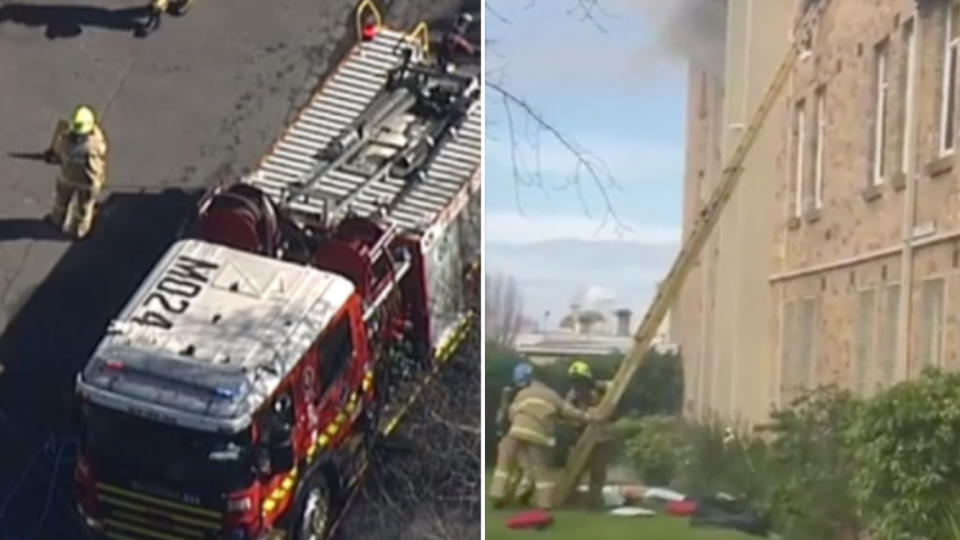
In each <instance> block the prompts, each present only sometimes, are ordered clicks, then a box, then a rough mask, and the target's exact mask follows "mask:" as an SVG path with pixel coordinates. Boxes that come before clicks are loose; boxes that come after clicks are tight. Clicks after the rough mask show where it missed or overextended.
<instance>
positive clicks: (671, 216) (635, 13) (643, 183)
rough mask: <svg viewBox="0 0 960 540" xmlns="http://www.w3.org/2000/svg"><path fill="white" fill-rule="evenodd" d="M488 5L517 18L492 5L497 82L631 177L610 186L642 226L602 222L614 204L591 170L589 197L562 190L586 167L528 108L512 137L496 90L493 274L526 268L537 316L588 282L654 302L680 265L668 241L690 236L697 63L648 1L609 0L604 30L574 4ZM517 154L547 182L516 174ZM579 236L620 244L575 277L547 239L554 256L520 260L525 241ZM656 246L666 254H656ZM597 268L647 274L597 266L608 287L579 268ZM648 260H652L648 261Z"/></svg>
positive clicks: (492, 105)
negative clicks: (692, 69)
mask: <svg viewBox="0 0 960 540" xmlns="http://www.w3.org/2000/svg"><path fill="white" fill-rule="evenodd" d="M487 4H488V6H490V7H491V8H492V9H494V10H496V13H497V14H499V15H502V16H503V17H504V18H506V19H507V20H508V21H509V24H508V23H506V22H504V21H501V20H500V19H499V18H498V16H497V15H495V14H494V13H492V12H491V11H490V9H488V10H487V13H486V24H487V40H488V43H489V46H488V49H487V52H486V55H487V56H486V61H487V73H488V75H487V76H488V79H489V80H490V81H491V82H495V83H497V84H501V85H503V86H504V87H506V88H507V89H508V90H509V91H511V92H512V93H514V94H516V95H518V96H521V97H523V98H524V99H525V100H527V102H529V103H530V105H532V106H533V107H534V108H535V109H536V111H537V112H538V113H539V114H541V115H542V116H543V117H544V118H545V119H547V120H548V121H549V122H550V123H551V124H552V125H553V126H555V127H556V128H557V129H558V130H560V132H562V134H563V135H565V136H568V137H569V138H570V139H572V140H573V141H575V142H576V144H578V145H580V146H581V147H584V148H585V149H587V150H588V151H589V152H590V153H591V154H592V155H594V156H595V157H596V158H599V159H600V160H602V161H603V162H605V163H606V165H607V166H608V168H609V172H610V175H611V176H612V177H613V178H614V179H615V180H616V182H617V184H618V185H619V188H613V187H607V194H608V196H609V197H610V199H611V201H612V205H613V207H614V211H615V213H616V216H617V219H618V220H619V221H620V222H622V223H623V224H624V225H626V226H627V227H629V229H630V230H629V231H625V232H624V231H621V234H618V233H617V231H616V230H615V229H614V227H613V226H612V225H607V226H604V227H603V228H601V229H600V230H598V227H600V226H601V225H602V223H603V222H602V221H601V218H602V216H603V214H604V204H603V202H602V197H601V196H600V193H601V192H600V191H599V190H598V189H597V188H596V186H595V185H594V184H593V183H592V182H591V181H589V180H582V181H581V184H582V187H583V189H582V198H581V195H579V194H578V191H577V190H576V189H573V188H571V187H567V188H565V189H559V188H560V187H561V186H564V185H568V184H567V183H568V182H569V178H570V177H571V175H572V173H573V172H574V171H575V166H576V160H575V158H574V157H573V155H572V154H571V153H570V152H569V151H567V150H565V149H564V148H563V147H562V146H561V145H560V144H558V143H557V142H556V141H555V140H553V139H552V138H551V137H550V136H549V135H547V134H545V133H542V131H541V132H540V136H539V139H534V138H533V136H532V135H529V134H533V133H537V131H536V130H532V129H525V126H526V125H532V124H531V122H530V121H529V119H528V118H526V117H525V115H524V114H523V113H522V112H521V111H520V110H519V109H517V108H512V109H511V111H512V118H513V123H514V130H513V133H514V138H515V139H518V140H520V141H521V142H519V143H517V144H512V143H511V141H510V130H509V129H508V117H507V113H506V109H505V107H504V105H503V104H502V102H501V101H500V96H499V95H498V94H497V93H496V92H495V91H492V90H488V92H487V106H486V115H487V127H486V129H487V131H486V135H487V138H486V140H487V144H486V150H485V152H486V161H485V192H486V193H485V196H486V242H487V246H488V250H487V262H486V264H487V268H488V271H494V272H496V271H503V272H507V273H511V274H513V275H517V274H521V275H518V276H517V278H518V280H519V281H520V286H521V291H522V292H523V293H524V297H525V300H526V304H527V308H526V309H525V311H527V312H528V314H529V315H531V316H532V317H533V318H539V315H538V314H539V313H542V311H543V310H545V309H551V310H557V309H563V307H564V306H565V304H567V303H569V301H571V299H572V297H573V296H574V295H576V291H577V290H581V289H583V288H584V287H589V286H602V287H605V288H608V289H611V290H612V291H614V292H615V293H616V295H617V297H618V298H619V299H621V301H622V302H624V303H628V304H634V303H643V301H644V299H645V298H646V297H647V296H648V295H649V292H650V291H651V290H652V287H653V283H654V281H655V279H656V278H655V277H654V276H658V275H660V274H661V273H662V272H663V271H665V269H666V264H668V263H669V257H664V256H663V254H662V252H663V249H662V246H664V245H675V244H676V241H677V239H678V238H679V230H680V216H681V197H682V186H683V182H682V178H683V153H684V136H685V133H684V128H685V103H686V85H685V74H686V67H685V65H684V64H683V63H682V62H680V61H679V60H678V59H676V58H672V57H670V56H669V55H667V54H666V53H665V52H662V51H660V49H659V48H657V47H656V44H655V37H656V28H655V27H654V26H655V25H656V24H657V23H656V22H655V18H656V16H655V15H651V12H650V11H648V10H646V9H643V8H642V7H638V6H642V5H644V4H646V2H642V1H637V0H632V1H631V0H604V3H603V5H604V8H605V9H606V11H607V12H608V13H609V16H608V15H603V14H598V15H597V19H598V24H599V25H601V26H602V27H603V29H604V30H605V31H602V30H600V29H598V28H597V26H596V25H595V24H593V23H591V22H589V21H583V20H581V18H580V17H579V16H578V15H577V13H576V12H573V13H568V9H569V8H570V6H573V5H575V2H574V1H573V0H564V1H557V0H549V1H547V0H540V1H538V2H527V1H516V0H487ZM654 11H655V10H654ZM534 141H539V142H538V143H537V142H534ZM537 144H539V146H537ZM537 148H539V151H537V150H536V149H537ZM512 151H515V152H518V153H519V154H518V155H519V160H518V161H519V163H520V168H521V172H522V174H524V175H526V176H533V175H535V174H536V173H537V172H539V178H540V180H539V182H540V183H541V186H523V185H519V184H518V182H517V181H516V178H515V175H514V173H513V166H512V164H513V158H512V154H511V152H512ZM538 160H539V161H538ZM538 164H539V165H538ZM584 206H586V208H585V207H584ZM574 240H577V241H581V242H582V241H616V242H620V243H622V249H620V250H617V249H604V250H603V251H604V253H607V256H606V257H605V259H604V260H602V261H596V260H594V261H584V267H583V268H579V269H578V268H564V270H565V271H567V273H568V274H569V272H574V273H573V274H569V275H567V276H566V277H563V276H557V275H556V274H557V269H556V268H555V266H554V267H552V266H551V259H552V258H553V257H552V256H551V255H550V251H549V249H538V250H531V251H530V253H534V252H537V253H541V252H542V253H543V255H542V257H541V259H540V260H530V258H531V257H526V259H527V260H525V261H524V263H523V266H524V267H523V268H517V261H516V260H515V257H516V254H517V251H516V249H515V248H516V247H517V246H523V245H531V246H533V245H534V244H539V243H543V242H548V243H549V244H550V246H551V249H554V250H562V249H564V248H563V241H574ZM506 246H509V247H510V248H511V249H506V248H505V247H506ZM540 247H541V248H542V247H543V246H540ZM609 247H610V246H608V248H609ZM649 247H653V248H655V249H654V251H655V255H650V254H649V253H648V254H647V255H650V256H647V255H645V250H646V248H649ZM647 251H648V250H647ZM616 253H620V254H621V255H620V256H618V255H613V254H616ZM591 264H592V265H596V264H602V265H604V267H605V269H606V270H609V268H610V267H621V266H622V267H623V269H624V272H626V273H629V274H631V275H632V276H634V277H635V278H636V279H634V280H633V281H631V280H630V279H629V276H626V277H615V276H611V275H610V272H609V271H608V272H605V273H604V274H603V276H602V277H601V276H600V275H597V279H599V280H601V281H603V282H602V283H593V282H591V278H589V277H577V276H582V275H584V273H585V272H589V268H590V267H589V265H591ZM641 267H643V268H646V270H645V271H639V270H638V269H639V268H641ZM548 274H549V276H550V277H549V279H547V275H548ZM537 275H540V276H543V277H542V278H541V279H537V278H536V276H537ZM637 280H639V281H640V282H642V283H641V284H636V283H637ZM547 282H549V287H547V286H546V285H544V284H545V283H547ZM538 289H539V290H538ZM630 307H633V308H635V309H642V308H643V307H644V306H642V305H630ZM534 314H537V315H534Z"/></svg>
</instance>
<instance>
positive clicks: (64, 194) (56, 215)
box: [49, 178, 74, 228]
mask: <svg viewBox="0 0 960 540" xmlns="http://www.w3.org/2000/svg"><path fill="white" fill-rule="evenodd" d="M73 192H74V188H73V186H71V185H70V184H67V183H66V182H64V181H63V180H62V179H60V178H57V183H56V186H55V188H54V195H53V208H51V209H50V216H49V218H50V221H51V222H52V223H53V224H54V225H56V226H57V227H60V228H63V227H64V226H65V220H66V217H67V209H68V207H69V206H70V199H71V198H72V197H73Z"/></svg>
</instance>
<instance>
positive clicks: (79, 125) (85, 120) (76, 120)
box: [70, 105, 97, 135]
mask: <svg viewBox="0 0 960 540" xmlns="http://www.w3.org/2000/svg"><path fill="white" fill-rule="evenodd" d="M96 124H97V120H96V118H95V117H94V115H93V110H91V109H90V107H87V106H86V105H81V106H79V107H77V109H76V110H75V111H73V118H71V119H70V131H72V132H73V133H77V134H79V135H87V134H89V133H90V132H91V131H93V127H94V126H95V125H96Z"/></svg>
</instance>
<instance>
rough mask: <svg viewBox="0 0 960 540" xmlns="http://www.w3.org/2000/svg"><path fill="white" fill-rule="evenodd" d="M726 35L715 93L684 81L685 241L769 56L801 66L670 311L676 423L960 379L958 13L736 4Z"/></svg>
mask: <svg viewBox="0 0 960 540" xmlns="http://www.w3.org/2000/svg"><path fill="white" fill-rule="evenodd" d="M828 2H829V4H828V5H825V6H823V7H824V9H823V10H822V12H819V15H818V16H814V17H811V16H810V10H811V9H814V8H815V7H816V6H818V5H819V4H825V3H828ZM765 10H770V11H771V12H769V13H759V12H762V11H765ZM778 24H782V26H780V27H778ZM727 30H728V33H727V44H726V51H727V56H728V59H727V62H726V66H725V70H724V73H723V75H722V77H715V78H714V79H713V80H710V81H709V83H708V84H704V83H703V82H702V81H703V72H702V71H698V70H696V69H691V76H690V79H691V80H690V88H691V92H690V104H689V106H688V110H689V120H688V127H689V129H688V132H689V133H690V135H689V139H688V143H687V145H688V148H687V174H686V179H685V209H684V223H685V227H684V228H685V230H689V227H690V226H691V225H692V223H693V220H694V219H695V214H696V211H697V201H698V200H703V198H705V197H706V195H701V194H702V193H703V192H704V191H706V192H707V193H709V187H710V186H711V184H712V183H715V182H716V179H717V178H718V173H717V172H716V171H718V170H719V168H720V167H722V165H721V164H722V163H724V157H725V156H726V155H729V149H730V146H731V145H732V144H734V143H735V139H736V137H735V136H733V137H731V135H732V133H731V131H735V128H732V124H734V123H740V122H746V121H748V120H746V118H747V116H746V115H749V114H751V112H750V111H752V109H753V108H754V107H755V104H756V99H757V96H758V94H759V92H762V90H761V89H760V87H764V86H765V85H767V84H768V83H769V81H770V80H771V79H772V73H773V71H772V69H775V68H776V65H775V64H777V63H778V62H779V59H776V60H774V59H773V58H772V57H770V55H771V53H772V52H774V50H776V52H778V53H779V56H781V57H782V55H783V54H784V53H785V51H786V48H787V47H788V46H789V45H790V44H791V43H792V42H793V41H794V40H797V42H798V43H799V44H800V46H801V47H802V48H803V50H804V52H803V53H802V54H801V57H800V59H799V60H798V62H797V63H796V64H795V66H794V68H793V70H792V73H791V81H790V83H789V87H788V88H787V89H785V91H784V92H783V93H782V94H781V97H780V99H779V101H778V104H777V106H776V107H775V109H774V112H773V113H772V115H771V118H769V119H768V121H767V125H765V127H764V131H763V132H762V133H761V136H760V138H759V139H758V141H757V143H756V146H755V148H754V149H753V151H752V152H751V154H750V159H748V162H747V163H746V164H745V174H744V177H743V179H742V180H741V184H740V186H739V188H738V193H737V195H736V196H735V197H734V200H733V201H731V205H730V206H729V207H728V208H727V209H726V211H725V215H724V217H723V220H722V222H721V224H720V226H719V227H718V230H717V231H716V232H715V234H714V238H712V239H711V245H710V249H708V250H706V252H705V253H704V254H703V256H702V257H701V259H700V262H699V265H698V267H697V268H696V269H695V272H694V273H693V274H692V275H691V279H690V280H689V282H688V284H687V286H686V288H685V290H684V292H683V294H682V296H681V298H680V300H679V302H678V307H677V309H676V311H675V318H674V327H675V328H676V333H675V335H676V336H677V340H678V341H679V342H680V344H681V348H682V352H683V355H684V358H685V362H686V370H687V373H688V375H689V376H688V383H687V387H686V392H687V413H688V414H690V415H694V416H697V415H706V414H711V413H716V414H719V415H720V416H724V417H727V418H740V419H744V420H747V421H751V422H756V421H762V420H763V419H765V418H766V417H767V415H768V414H769V412H770V410H771V409H772V408H775V407H783V406H787V405H788V404H789V403H790V401H791V400H792V399H793V398H794V397H795V396H796V395H797V393H798V392H799V391H800V389H802V388H811V387H815V386H818V385H824V384H838V385H841V386H843V387H847V388H850V389H853V390H856V391H857V392H859V393H861V394H869V393H871V392H875V391H876V390H877V389H879V388H883V387H886V386H889V385H890V384H893V383H895V382H897V381H901V380H904V379H905V378H909V377H915V376H917V375H918V374H919V373H920V372H921V371H922V370H923V369H924V367H926V366H937V367H943V368H948V369H955V368H957V367H958V366H960V359H958V354H957V352H958V340H960V332H958V327H957V324H956V322H957V318H958V316H960V301H958V300H960V294H958V291H960V204H958V203H960V184H958V172H960V171H958V170H957V169H956V167H955V164H956V148H957V145H958V134H957V128H958V121H960V117H958V114H957V106H956V102H957V98H958V96H957V84H958V83H957V79H958V73H957V72H958V68H960V65H958V64H960V6H958V3H957V1H956V0H919V1H914V0H883V1H878V0H802V1H801V0H797V1H793V0H782V1H781V0H777V1H774V2H769V1H765V0H730V3H729V13H728V27H727ZM751 44H752V46H751ZM754 85H756V87H754ZM737 96H740V97H737ZM744 96H745V97H744ZM738 100H739V103H738ZM702 104H706V105H707V108H708V109H710V107H712V108H713V114H710V112H708V113H707V114H706V115H703V114H699V111H700V109H699V107H700V105H702ZM744 104H746V105H747V106H746V107H744ZM750 105H753V107H750ZM717 108H720V109H721V110H720V111H716V109H717ZM717 117H719V118H722V120H720V124H721V126H720V128H719V129H717V128H715V127H714V124H715V123H716V122H717ZM716 148H719V149H720V151H719V153H720V157H719V158H717V157H716V154H717V151H716ZM701 171H705V172H702V173H701ZM760 231H763V232H762V233H761V232H760Z"/></svg>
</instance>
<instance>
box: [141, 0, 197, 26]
mask: <svg viewBox="0 0 960 540" xmlns="http://www.w3.org/2000/svg"><path fill="white" fill-rule="evenodd" d="M192 4H193V0H172V1H171V0H150V5H149V6H147V13H148V14H147V22H146V23H145V24H144V25H143V32H144V33H146V32H150V31H153V30H157V29H158V28H160V18H161V17H162V16H163V15H164V14H165V13H167V12H170V13H173V14H174V15H183V14H185V13H186V12H187V10H189V9H190V6H191V5H192Z"/></svg>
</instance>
